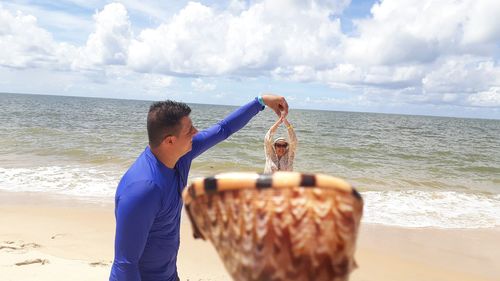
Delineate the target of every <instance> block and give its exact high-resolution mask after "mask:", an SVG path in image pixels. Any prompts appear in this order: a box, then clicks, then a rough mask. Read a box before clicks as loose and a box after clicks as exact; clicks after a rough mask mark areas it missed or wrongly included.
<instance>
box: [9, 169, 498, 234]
mask: <svg viewBox="0 0 500 281" xmlns="http://www.w3.org/2000/svg"><path fill="white" fill-rule="evenodd" d="M210 170H211V169H209V170H204V169H203V168H202V167H198V169H194V170H193V171H192V173H191V174H192V177H194V176H196V175H198V176H200V175H206V174H207V173H210V172H212V171H210ZM123 172H124V170H122V168H117V167H115V166H102V167H96V166H82V165H80V166H77V165H66V166H45V167H43V166H40V167H32V168H0V189H2V190H7V191H21V192H47V193H56V194H64V195H70V196H75V197H80V198H84V199H85V198H94V199H100V198H106V199H109V198H112V197H113V196H114V194H115V191H116V186H117V185H118V182H119V180H120V178H121V176H122V175H123ZM192 177H190V178H192ZM361 194H362V195H363V199H364V201H365V209H364V215H363V222H364V223H374V224H383V225H391V226H400V227H410V228H421V227H430V228H490V227H497V226H500V194H485V193H480V194H478V193H470V192H457V191H442V190H441V191H437V190H432V191H431V190H407V191H401V190H399V191H394V190H393V191H363V192H361Z"/></svg>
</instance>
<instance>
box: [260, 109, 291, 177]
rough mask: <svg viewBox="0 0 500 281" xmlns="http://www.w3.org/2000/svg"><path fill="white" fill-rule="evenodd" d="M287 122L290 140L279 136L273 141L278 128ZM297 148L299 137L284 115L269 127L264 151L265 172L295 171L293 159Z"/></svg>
mask: <svg viewBox="0 0 500 281" xmlns="http://www.w3.org/2000/svg"><path fill="white" fill-rule="evenodd" d="M281 123H285V126H286V128H287V130H288V138H289V139H290V142H288V141H287V140H286V139H285V138H282V137H280V138H277V139H275V140H274V142H273V141H272V139H273V137H274V133H275V132H276V129H278V127H279V126H280V125H281ZM296 148H297V137H296V136H295V131H294V130H293V127H292V125H290V123H289V122H288V120H287V119H286V118H285V117H284V115H282V116H281V117H280V119H278V121H276V123H274V125H272V126H271V128H269V131H267V134H266V136H265V137H264V151H265V153H266V166H265V167H264V173H265V174H270V173H274V172H276V171H293V160H294V158H295V149H296Z"/></svg>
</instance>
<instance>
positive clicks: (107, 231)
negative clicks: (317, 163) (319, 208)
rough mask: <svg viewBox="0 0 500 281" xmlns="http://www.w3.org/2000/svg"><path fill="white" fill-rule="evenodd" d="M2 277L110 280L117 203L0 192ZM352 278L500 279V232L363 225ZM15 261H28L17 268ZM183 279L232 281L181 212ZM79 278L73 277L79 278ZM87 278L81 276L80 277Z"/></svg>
mask: <svg viewBox="0 0 500 281" xmlns="http://www.w3.org/2000/svg"><path fill="white" fill-rule="evenodd" d="M0 212H1V213H2V216H0V254H1V255H0V271H1V272H2V276H5V277H6V278H3V280H8V281H10V280H12V281H14V280H16V281H19V280H42V281H44V280H47V281H48V280H56V281H57V280H66V279H67V277H68V276H67V274H68V273H71V275H72V280H107V279H108V277H109V270H110V266H111V261H112V259H113V243H114V227H115V222H114V213H113V202H112V199H111V200H110V202H107V201H104V202H88V201H84V200H81V199H74V198H71V197H68V196H59V195H46V194H43V195H42V194H39V193H15V192H6V191H1V192H0ZM356 260H357V263H358V265H359V268H358V269H356V270H355V271H353V273H352V274H351V278H350V280H355V281H364V280H366V281H368V280H370V281H377V280H394V281H401V280H403V281H404V280H415V281H416V280H450V281H451V280H499V279H500V269H498V268H496V267H495V265H496V263H497V262H498V260H500V229H499V228H492V229H428V228H400V227H392V226H383V225H374V224H363V223H362V225H361V231H360V236H359V238H358V244H357V250H356ZM16 263H25V264H20V265H16ZM178 271H179V276H180V277H181V280H231V279H230V277H229V275H228V274H227V272H226V271H225V269H224V267H223V265H222V263H221V262H220V260H219V258H218V256H217V254H216V252H215V250H214V249H213V247H212V245H211V244H210V243H209V242H205V241H202V240H195V239H194V238H193V237H192V233H191V226H190V223H189V221H188V220H187V217H186V216H185V214H184V213H183V218H182V223H181V246H180V250H179V257H178ZM73 276H75V278H73ZM78 278H81V279H78Z"/></svg>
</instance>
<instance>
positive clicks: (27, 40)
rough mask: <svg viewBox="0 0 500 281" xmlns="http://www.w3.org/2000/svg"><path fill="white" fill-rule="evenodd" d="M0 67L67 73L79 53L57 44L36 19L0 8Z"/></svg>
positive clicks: (69, 47) (67, 46) (71, 48)
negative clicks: (66, 70)
mask: <svg viewBox="0 0 500 281" xmlns="http://www.w3.org/2000/svg"><path fill="white" fill-rule="evenodd" d="M0 50H2V51H1V52H0V65H1V66H5V67H13V68H40V67H42V68H48V69H64V68H66V67H67V65H68V63H69V60H70V59H71V57H72V55H73V54H74V52H75V51H76V49H75V48H74V47H73V46H71V45H69V44H65V43H57V42H55V41H54V40H53V38H52V35H51V34H50V33H49V32H47V31H46V30H44V29H42V28H40V27H39V26H38V23H37V19H36V18H35V17H34V16H32V15H26V14H24V13H22V12H21V11H17V12H16V13H15V14H12V13H11V12H10V11H8V10H5V9H2V8H1V7H0Z"/></svg>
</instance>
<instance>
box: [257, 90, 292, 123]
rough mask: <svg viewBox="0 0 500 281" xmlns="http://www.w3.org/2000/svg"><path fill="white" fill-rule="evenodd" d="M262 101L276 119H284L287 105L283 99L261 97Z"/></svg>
mask: <svg viewBox="0 0 500 281" xmlns="http://www.w3.org/2000/svg"><path fill="white" fill-rule="evenodd" d="M262 100H263V101H264V103H265V104H266V105H267V106H269V107H270V108H271V109H272V110H274V112H276V114H277V115H278V117H283V118H284V117H286V116H287V115H288V103H287V102H286V100H285V97H282V96H275V95H262Z"/></svg>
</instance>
